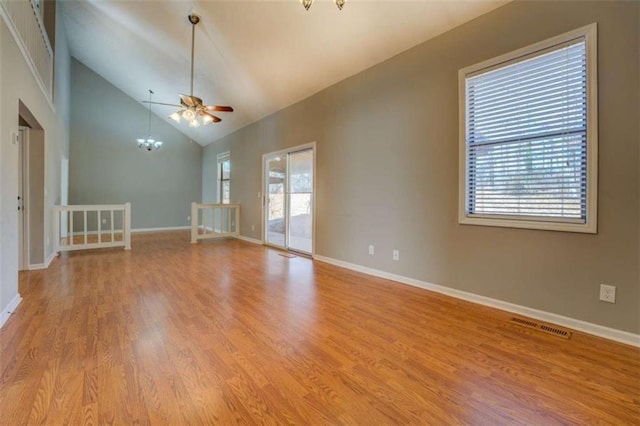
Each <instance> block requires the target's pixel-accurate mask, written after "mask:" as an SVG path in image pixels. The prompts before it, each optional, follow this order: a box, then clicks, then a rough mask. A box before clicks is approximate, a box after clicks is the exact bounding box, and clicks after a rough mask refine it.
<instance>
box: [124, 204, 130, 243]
mask: <svg viewBox="0 0 640 426" xmlns="http://www.w3.org/2000/svg"><path fill="white" fill-rule="evenodd" d="M124 249H125V250H131V203H125V204H124Z"/></svg>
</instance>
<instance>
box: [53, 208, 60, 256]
mask: <svg viewBox="0 0 640 426" xmlns="http://www.w3.org/2000/svg"><path fill="white" fill-rule="evenodd" d="M60 216H61V214H60V209H59V208H58V207H56V206H54V207H53V252H54V253H55V254H56V256H57V255H59V254H60Z"/></svg>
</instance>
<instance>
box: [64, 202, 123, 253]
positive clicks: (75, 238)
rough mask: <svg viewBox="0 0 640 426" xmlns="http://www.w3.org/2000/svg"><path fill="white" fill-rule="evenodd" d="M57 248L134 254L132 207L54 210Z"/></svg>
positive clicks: (110, 206)
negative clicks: (107, 249)
mask: <svg viewBox="0 0 640 426" xmlns="http://www.w3.org/2000/svg"><path fill="white" fill-rule="evenodd" d="M53 232H54V238H55V240H54V248H53V250H54V251H55V252H56V253H59V252H61V251H72V250H86V249H94V248H104V247H124V249H125V250H131V203H125V204H102V205H100V204H98V205H84V206H54V207H53Z"/></svg>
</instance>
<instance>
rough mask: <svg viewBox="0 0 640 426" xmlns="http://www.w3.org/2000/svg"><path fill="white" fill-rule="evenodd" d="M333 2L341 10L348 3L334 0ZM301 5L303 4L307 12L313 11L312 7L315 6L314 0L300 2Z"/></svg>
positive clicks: (345, 0) (343, 0) (342, 0)
mask: <svg viewBox="0 0 640 426" xmlns="http://www.w3.org/2000/svg"><path fill="white" fill-rule="evenodd" d="M333 2H334V3H335V4H336V6H338V9H339V10H342V8H343V7H344V4H345V3H346V2H347V0H333ZM300 3H302V6H304V9H305V10H309V9H311V5H312V4H313V0H300Z"/></svg>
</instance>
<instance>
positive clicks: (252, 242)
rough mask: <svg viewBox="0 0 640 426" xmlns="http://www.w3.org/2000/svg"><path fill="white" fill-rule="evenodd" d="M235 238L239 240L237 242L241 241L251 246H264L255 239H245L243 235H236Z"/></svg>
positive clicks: (260, 241)
mask: <svg viewBox="0 0 640 426" xmlns="http://www.w3.org/2000/svg"><path fill="white" fill-rule="evenodd" d="M236 238H237V239H239V240H242V241H246V242H248V243H251V244H257V245H260V246H261V245H264V242H263V241H262V240H258V239H256V238H251V237H245V236H244V235H238V236H237V237H236Z"/></svg>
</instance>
